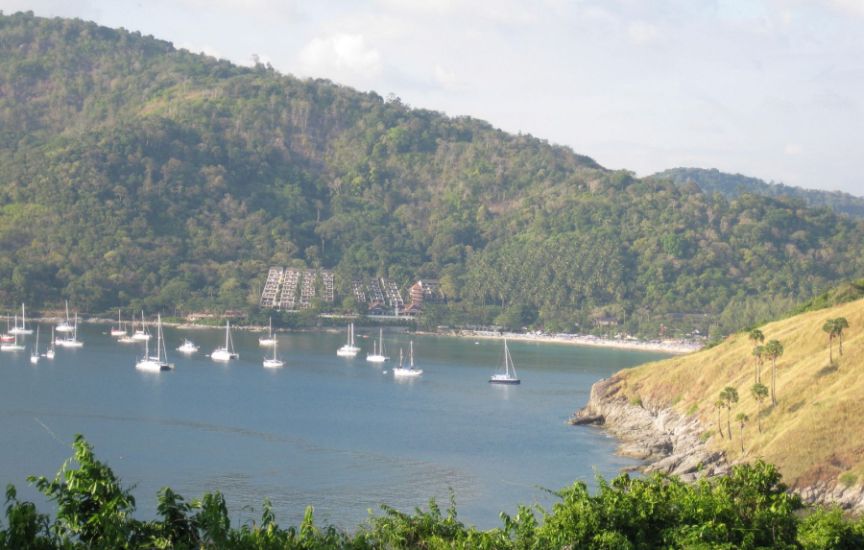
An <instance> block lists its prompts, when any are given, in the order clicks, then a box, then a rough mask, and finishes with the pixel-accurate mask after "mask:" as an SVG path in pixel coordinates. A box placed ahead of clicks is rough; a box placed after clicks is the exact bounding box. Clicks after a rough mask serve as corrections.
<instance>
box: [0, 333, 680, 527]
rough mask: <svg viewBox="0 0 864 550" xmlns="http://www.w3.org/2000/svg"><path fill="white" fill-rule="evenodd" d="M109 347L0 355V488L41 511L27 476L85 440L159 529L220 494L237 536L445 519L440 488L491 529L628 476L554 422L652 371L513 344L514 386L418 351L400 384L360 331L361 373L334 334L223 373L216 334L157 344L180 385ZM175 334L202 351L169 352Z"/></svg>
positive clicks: (460, 354)
mask: <svg viewBox="0 0 864 550" xmlns="http://www.w3.org/2000/svg"><path fill="white" fill-rule="evenodd" d="M42 329H43V330H42V334H43V344H42V348H43V350H44V347H45V341H46V340H47V338H44V335H45V334H46V333H50V328H49V327H48V326H43V327H42ZM106 332H107V327H106V326H95V325H94V326H85V327H84V328H83V330H82V331H81V334H80V336H81V339H82V340H84V341H85V347H84V348H83V349H78V350H68V349H62V348H59V349H58V350H57V357H56V358H55V359H54V360H48V359H45V358H43V359H42V360H41V361H40V362H39V364H38V365H36V366H33V365H31V364H30V362H29V355H30V352H29V350H28V351H26V352H18V353H10V352H3V353H2V354H0V484H2V485H4V486H5V484H6V483H14V484H15V485H16V486H17V487H18V489H19V496H22V497H25V498H29V499H36V495H35V493H34V491H33V490H32V489H28V488H27V483H26V480H25V478H26V476H27V475H30V474H35V475H46V476H53V474H54V473H55V472H56V471H57V470H58V469H59V467H60V465H61V463H62V462H63V460H65V459H66V458H68V457H69V456H70V454H71V448H70V442H71V441H72V438H73V436H74V434H76V433H81V434H84V436H85V437H86V438H87V439H88V440H89V441H90V442H91V443H92V444H93V445H94V447H95V450H96V454H97V456H98V457H99V458H100V459H102V460H104V461H106V462H107V463H108V464H109V465H110V466H111V467H112V468H113V469H114V471H115V472H116V473H117V474H118V475H119V476H120V477H121V478H122V479H123V481H124V482H125V483H126V484H127V485H134V487H135V488H134V494H135V496H136V499H137V502H138V514H137V515H138V516H139V517H142V518H146V517H152V516H154V515H155V506H156V492H157V490H158V489H159V488H160V487H163V486H165V485H168V486H170V487H172V488H173V489H174V490H175V491H177V492H179V493H180V494H182V495H183V496H184V497H186V498H187V499H192V498H195V497H199V496H201V495H202V494H203V493H204V492H206V491H214V490H219V491H222V492H223V493H224V494H225V496H226V498H227V501H228V505H229V509H230V510H231V512H232V516H233V518H234V519H235V520H236V521H246V520H248V519H249V518H253V517H258V515H259V514H260V510H261V503H262V501H263V500H264V498H269V499H270V500H271V501H272V503H273V506H274V509H275V512H276V517H277V521H279V523H280V524H282V525H283V526H287V525H289V524H294V525H296V524H297V523H299V521H300V520H301V518H302V514H303V510H304V508H305V507H306V506H307V505H312V506H314V507H315V515H316V521H317V522H318V524H319V525H321V524H327V523H334V524H336V525H337V526H340V527H343V528H346V529H351V528H352V527H354V526H356V525H358V524H359V523H362V522H363V521H364V520H365V519H366V518H367V517H368V510H370V509H372V510H377V509H378V506H379V505H380V504H381V503H386V504H389V505H391V506H394V507H396V508H398V509H402V510H406V511H410V510H412V509H413V508H414V507H415V506H425V504H426V502H427V501H428V499H429V498H431V497H434V498H436V499H437V500H438V501H439V503H441V504H442V506H446V504H447V502H448V500H449V494H450V492H451V491H452V493H453V494H454V495H455V498H456V503H457V507H458V510H459V515H460V519H462V520H463V521H465V522H467V523H471V524H474V525H477V526H478V527H480V528H491V527H495V526H498V525H499V524H500V522H499V519H498V513H499V512H501V511H506V512H508V513H513V512H514V511H515V509H516V506H517V505H518V504H529V505H530V504H534V503H539V504H541V505H543V506H546V507H548V506H550V505H551V503H552V502H554V497H552V496H551V495H549V493H548V492H547V491H546V490H547V489H552V490H554V489H559V488H562V487H564V486H567V485H569V484H571V483H572V482H573V481H574V480H582V481H587V482H589V483H591V482H592V480H593V478H594V476H595V474H602V475H604V476H607V477H608V476H611V475H614V474H615V473H617V472H618V471H619V470H620V469H621V468H622V467H625V466H627V465H630V464H632V462H631V461H629V460H627V459H624V458H621V457H617V456H615V455H614V454H613V452H614V449H615V441H614V440H613V439H610V438H609V437H607V436H605V435H604V434H603V433H602V432H601V431H598V430H595V429H590V428H574V427H571V426H568V425H566V424H565V421H566V420H567V418H568V417H569V416H570V414H571V413H572V412H573V411H574V410H575V409H577V408H578V407H580V406H582V405H583V404H584V403H585V402H586V400H587V398H588V392H589V389H590V387H591V384H592V383H593V382H595V381H596V380H598V379H600V378H603V377H606V376H608V375H610V374H611V373H613V372H614V371H616V370H618V369H621V368H624V367H629V366H633V365H638V364H640V363H644V362H646V361H650V360H655V359H659V358H662V357H663V355H661V354H655V353H645V352H633V351H620V350H610V349H599V348H579V347H572V346H565V345H555V344H535V343H522V342H511V343H510V349H511V354H512V356H513V360H514V362H515V364H516V367H517V369H518V372H519V375H520V378H521V379H522V384H521V385H520V386H512V387H501V386H494V385H490V384H488V383H487V380H488V378H489V375H491V374H492V373H493V372H494V371H495V370H496V367H497V365H498V364H499V363H500V361H501V352H502V343H501V342H499V341H491V340H480V341H478V342H476V343H475V342H474V341H473V340H464V339H457V338H446V337H431V336H427V337H413V340H414V349H415V356H416V362H417V365H418V367H419V368H422V369H423V371H424V373H423V375H422V376H421V377H420V378H419V379H416V380H410V381H400V380H394V378H393V376H392V372H391V368H392V366H393V363H392V362H388V363H385V364H384V365H383V366H375V365H373V364H371V363H367V362H366V361H365V353H366V348H367V347H368V348H371V346H372V338H371V332H364V331H362V330H359V329H358V336H359V338H358V342H359V345H360V346H361V347H363V348H364V349H363V351H362V352H361V353H360V354H359V355H358V357H357V358H356V359H342V358H339V357H336V354H335V352H336V349H337V348H338V347H339V346H340V345H342V344H343V343H344V340H345V336H344V335H343V334H324V333H314V334H313V333H303V334H280V335H279V353H280V355H281V356H282V358H283V359H285V360H286V366H285V367H284V368H282V369H279V370H270V369H264V368H263V367H262V366H261V360H262V358H263V357H264V356H265V355H267V354H268V352H267V350H264V349H263V348H259V347H258V343H257V338H258V336H259V334H254V333H247V332H239V331H236V332H234V342H235V345H236V347H237V349H238V351H239V353H240V359H239V360H237V361H232V362H231V363H229V364H220V363H215V362H213V361H211V360H210V359H209V358H208V357H207V356H206V355H207V354H209V352H210V351H211V350H212V349H214V348H215V347H216V346H217V345H219V344H220V343H221V341H222V339H223V338H224V331H219V330H195V331H178V330H172V329H166V330H165V333H166V339H167V341H168V349H169V358H170V360H171V361H172V362H174V363H175V364H176V370H174V371H170V372H162V373H159V374H150V373H142V372H138V371H136V370H135V368H134V363H135V359H136V356H137V355H139V354H141V353H142V347H143V346H141V345H137V344H132V345H129V344H126V345H123V344H118V343H115V342H114V341H113V340H112V339H111V338H110V337H109V336H108V335H107V334H106ZM367 335H368V336H370V337H369V338H365V336H367ZM374 336H377V331H375V333H374ZM184 337H190V338H192V339H193V340H194V341H195V342H196V343H198V344H199V345H200V346H201V352H200V353H199V354H196V355H193V356H191V357H188V358H186V357H183V356H181V355H180V354H179V353H177V352H174V351H173V349H174V348H176V347H177V345H179V343H180V342H182V339H183V338H184ZM411 338H412V337H410V336H408V335H405V334H394V333H385V336H384V339H385V346H386V348H387V350H388V353H389V354H390V355H391V356H394V357H398V348H399V347H400V346H401V347H403V348H405V351H406V354H407V349H408V342H409V339H411ZM29 339H30V340H29V341H30V342H32V339H33V337H32V336H31V337H29ZM385 371H386V372H385ZM36 500H37V502H39V503H40V508H42V509H43V510H45V509H46V507H45V505H44V503H42V501H41V500H39V499H36Z"/></svg>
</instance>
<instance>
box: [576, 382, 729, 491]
mask: <svg viewBox="0 0 864 550" xmlns="http://www.w3.org/2000/svg"><path fill="white" fill-rule="evenodd" d="M620 384H621V378H619V377H617V376H612V377H610V378H605V379H603V380H600V381H599V382H597V383H596V384H594V385H593V386H592V387H591V396H590V398H589V400H588V404H587V405H585V407H584V408H583V409H581V410H579V411H578V412H576V414H574V415H573V417H572V418H571V420H570V423H571V424H573V425H585V424H593V425H602V426H603V428H604V429H605V430H607V431H609V432H610V433H611V434H612V435H614V436H616V437H617V438H618V439H619V440H620V441H621V445H620V447H619V448H618V452H619V453H620V454H622V455H625V456H629V457H633V458H637V459H639V460H644V461H646V462H648V464H647V465H646V466H644V467H643V468H642V469H643V471H646V472H663V473H668V474H674V475H679V476H685V478H689V479H697V478H699V477H704V476H713V475H720V474H722V473H725V472H727V471H728V469H729V466H728V464H727V463H726V457H725V455H724V454H723V453H719V452H715V451H710V450H709V449H708V448H707V447H706V446H705V443H704V442H702V440H701V439H700V435H701V433H702V431H703V429H702V427H701V425H700V424H699V421H698V420H696V419H695V418H687V417H684V416H682V415H681V414H679V413H678V412H676V411H674V410H672V409H670V408H668V407H664V406H660V405H653V404H651V403H641V402H640V403H630V402H628V401H627V399H626V398H625V397H624V396H623V395H622V394H621V386H620Z"/></svg>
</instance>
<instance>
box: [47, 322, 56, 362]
mask: <svg viewBox="0 0 864 550" xmlns="http://www.w3.org/2000/svg"><path fill="white" fill-rule="evenodd" d="M45 358H46V359H54V327H51V343H50V344H48V351H46V352H45Z"/></svg>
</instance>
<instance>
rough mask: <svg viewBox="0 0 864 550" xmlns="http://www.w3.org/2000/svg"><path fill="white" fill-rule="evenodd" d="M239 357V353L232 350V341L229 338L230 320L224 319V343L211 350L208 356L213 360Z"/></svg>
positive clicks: (227, 359)
mask: <svg viewBox="0 0 864 550" xmlns="http://www.w3.org/2000/svg"><path fill="white" fill-rule="evenodd" d="M239 357H240V355H239V354H238V353H236V352H235V351H234V342H233V341H232V340H231V322H230V321H225V345H224V346H223V347H221V348H216V349H215V350H213V353H211V354H210V358H211V359H213V360H214V361H230V360H231V359H238V358H239Z"/></svg>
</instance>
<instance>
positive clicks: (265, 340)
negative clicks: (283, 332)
mask: <svg viewBox="0 0 864 550" xmlns="http://www.w3.org/2000/svg"><path fill="white" fill-rule="evenodd" d="M258 345H259V346H265V347H269V346H275V345H276V337H275V336H273V317H270V331H269V332H268V334H267V336H262V337H261V338H258Z"/></svg>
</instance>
